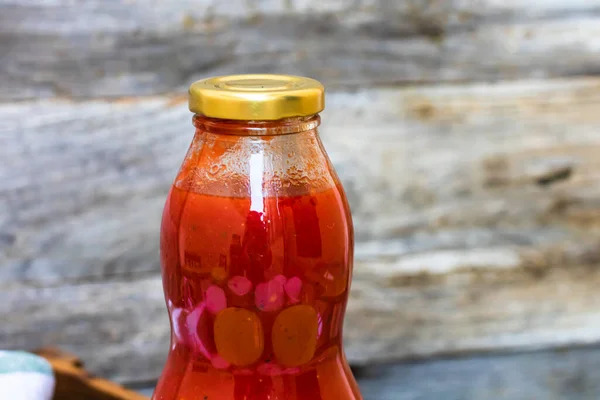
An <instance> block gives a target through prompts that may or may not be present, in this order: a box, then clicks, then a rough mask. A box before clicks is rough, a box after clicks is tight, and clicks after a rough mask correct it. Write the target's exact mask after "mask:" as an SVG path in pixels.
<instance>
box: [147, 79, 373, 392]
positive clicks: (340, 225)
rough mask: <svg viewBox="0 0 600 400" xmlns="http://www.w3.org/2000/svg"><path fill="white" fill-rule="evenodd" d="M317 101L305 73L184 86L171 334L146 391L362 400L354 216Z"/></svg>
mask: <svg viewBox="0 0 600 400" xmlns="http://www.w3.org/2000/svg"><path fill="white" fill-rule="evenodd" d="M323 108H324V89H323V86H322V85H321V84H320V83H319V82H317V81H315V80H312V79H308V78H302V77H294V76H286V75H236V76H225V77H218V78H211V79H207V80H202V81H198V82H196V83H194V84H193V85H192V86H191V88H190V110H191V111H192V112H193V113H195V116H194V118H193V122H194V125H195V127H196V133H195V136H194V139H193V141H192V144H191V146H190V148H189V150H188V153H187V155H186V157H185V160H184V161H183V165H182V166H181V169H180V171H179V173H178V175H177V177H176V179H175V182H174V183H173V186H172V188H171V191H170V193H169V195H168V198H167V201H166V204H165V208H164V213H163V219H162V228H161V240H160V247H161V262H162V274H163V284H164V291H165V298H166V302H167V306H168V311H169V316H170V320H171V328H172V335H171V347H170V352H169V356H168V359H167V362H166V365H165V368H164V371H163V373H162V376H161V378H160V380H159V383H158V386H157V388H156V390H155V393H154V396H153V399H155V400H267V399H268V400H287V399H289V400H357V399H362V397H361V395H360V393H359V391H358V388H357V385H356V382H355V380H354V377H353V376H352V373H351V371H350V368H349V367H348V364H347V362H346V359H345V356H344V351H343V347H342V325H343V318H344V313H345V309H346V302H347V299H348V289H349V284H350V280H351V274H352V258H353V246H354V239H353V229H352V220H351V216H350V211H349V208H348V204H347V201H346V197H345V194H344V192H343V189H342V186H341V184H340V181H339V180H338V178H337V176H336V174H335V172H334V171H333V167H332V165H331V163H330V161H329V159H328V157H327V155H326V153H325V151H324V149H323V146H322V144H321V141H320V139H319V136H318V133H317V127H318V126H319V123H320V117H319V112H321V111H322V110H323Z"/></svg>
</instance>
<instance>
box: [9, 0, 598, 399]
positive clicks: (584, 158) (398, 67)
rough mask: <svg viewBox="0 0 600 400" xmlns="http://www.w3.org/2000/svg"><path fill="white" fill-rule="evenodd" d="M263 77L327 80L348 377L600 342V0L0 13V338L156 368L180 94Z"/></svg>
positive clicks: (98, 361) (128, 374)
mask: <svg viewBox="0 0 600 400" xmlns="http://www.w3.org/2000/svg"><path fill="white" fill-rule="evenodd" d="M258 71H261V72H264V71H266V72H282V73H295V74H303V75H310V76H313V77H316V78H318V79H321V80H322V81H323V82H324V83H325V84H326V85H327V86H328V88H329V92H328V106H327V110H326V112H325V113H324V124H323V128H322V136H323V140H324V142H325V145H326V147H327V149H328V150H329V153H330V156H331V158H332V160H333V162H334V164H335V165H336V168H337V170H338V172H339V174H340V176H341V178H342V179H343V181H344V184H345V187H346V189H347V191H348V194H349V197H350V201H351V205H352V208H353V213H354V218H355V225H356V234H357V240H358V243H357V252H356V259H357V263H356V269H355V281H354V284H353V291H352V295H351V303H350V306H349V310H348V317H347V324H346V330H345V332H346V334H345V336H346V342H347V351H348V355H349V358H350V360H351V361H352V362H353V363H354V364H355V365H367V364H372V363H374V362H378V361H393V360H399V359H406V358H415V357H417V358H419V357H430V356H440V355H456V354H461V355H462V354H471V353H473V352H483V351H495V352H496V351H504V350H523V349H534V348H552V347H565V346H576V345H577V346H579V345H587V344H595V343H598V342H600V291H599V288H600V247H599V246H600V156H599V154H600V0H538V1H524V0H347V1H344V0H262V1H252V0H232V1H219V0H170V1H161V0H132V1H125V0H51V1H50V0H48V1H46V0H0V249H1V251H0V347H8V348H33V347H38V346H41V345H59V346H62V347H65V348H67V349H69V350H71V351H73V352H76V353H77V354H79V355H80V356H81V357H82V358H83V359H84V360H85V361H86V362H87V365H88V366H89V368H90V369H91V370H93V371H95V372H97V373H99V374H102V375H104V376H107V377H109V378H113V379H117V380H119V381H122V382H143V381H149V380H152V379H154V378H155V377H156V376H157V375H158V374H159V372H160V369H161V367H162V362H163V359H164V356H165V352H166V350H167V340H168V339H167V338H168V329H169V327H168V323H167V319H166V312H165V309H164V305H163V297H162V291H161V284H160V277H159V274H158V269H159V265H158V254H157V247H158V246H157V243H158V227H159V219H160V212H161V209H162V205H163V200H164V197H165V196H166V192H167V189H168V187H169V185H170V182H171V180H172V179H173V176H174V174H175V172H176V170H177V167H178V165H179V163H180V162H181V160H182V158H183V155H184V152H185V149H186V146H187V145H188V143H189V141H190V140H191V134H192V127H191V120H190V119H191V115H190V114H189V112H188V111H187V107H186V103H185V100H186V98H185V89H186V87H187V86H188V85H189V83H191V82H192V81H194V80H195V79H198V78H200V77H205V76H210V75H217V74H225V73H237V72H258ZM596 353H597V352H596ZM596 353H594V354H596ZM576 354H579V353H576ZM573 357H574V358H572V360H577V359H578V358H577V356H573ZM587 359H588V358H586V360H587ZM582 360H583V359H582ZM572 362H573V363H575V361H572ZM595 376H597V377H598V379H600V372H597V373H596V375H595ZM590 390H596V392H593V393H595V394H596V396H595V397H594V396H592V397H590V398H598V396H600V389H598V387H597V386H593V388H592V389H590ZM590 393H592V392H590ZM381 398H383V397H381ZM406 398H407V399H408V397H406ZM415 398H417V397H415ZM418 398H422V397H418ZM433 398H438V397H435V396H434V397H433ZM458 398H460V396H459V397H457V399H458ZM463 398H470V397H467V396H465V397H463ZM474 398H477V397H474ZM498 398H504V397H498ZM512 398H513V399H516V398H517V397H512ZM519 398H520V397H519ZM523 398H525V397H523ZM527 398H530V397H527ZM547 398H548V397H545V399H547ZM556 398H566V397H560V395H559V396H558V397H556ZM574 398H575V397H574ZM577 398H578V399H579V397H577ZM581 398H583V397H581ZM586 398H587V397H586Z"/></svg>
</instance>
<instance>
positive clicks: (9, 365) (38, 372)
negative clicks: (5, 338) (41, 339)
mask: <svg viewBox="0 0 600 400" xmlns="http://www.w3.org/2000/svg"><path fill="white" fill-rule="evenodd" d="M54 385H55V379H54V374H53V373H52V367H51V366H50V363H49V362H48V361H46V360H45V359H44V358H42V357H38V356H36V355H33V354H30V353H25V352H21V351H2V350H0V399H10V400H51V399H52V395H53V394H54Z"/></svg>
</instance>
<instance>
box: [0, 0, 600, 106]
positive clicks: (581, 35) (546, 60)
mask: <svg viewBox="0 0 600 400" xmlns="http://www.w3.org/2000/svg"><path fill="white" fill-rule="evenodd" d="M0 7H1V8H0V54H2V55H3V56H2V63H1V65H0V81H1V82H3V84H2V85H0V100H10V99H26V98H34V97H48V96H77V97H90V96H121V95H132V94H156V93H165V92H169V91H172V90H177V91H184V90H185V89H186V88H187V86H188V85H189V83H190V82H192V81H193V80H195V79H198V78H200V77H204V76H207V75H215V74H227V73H234V72H259V71H260V72H286V73H296V74H306V75H311V76H314V77H316V78H319V79H321V80H323V81H324V82H325V83H326V84H328V85H329V86H331V85H357V84H359V85H367V84H378V83H387V82H395V83H399V82H404V83H408V82H436V81H470V80H497V79H515V78H524V77H541V76H565V75H569V76H572V75H581V74H592V73H597V72H598V71H600V56H599V48H598V42H597V40H596V38H597V37H598V36H599V35H600V22H599V21H600V0H577V1H570V2H567V1H559V0H543V1H535V2H523V1H518V0H510V1H498V0H466V1H465V0H452V1H447V0H443V1H442V0H427V1H423V0H406V1H389V0H375V1H369V2H361V1H347V2H344V1H338V0H327V1H322V0H308V1H306V0H288V1H283V0H269V1H261V2H252V1H243V0H235V1H228V2H222V1H218V0H177V1H169V2H157V1H154V0H140V1H135V2H121V1H104V0H90V1H86V2H85V3H79V2H78V3H73V2H71V1H69V0H56V1H52V2H45V1H37V0H36V1H28V2H25V3H24V2H20V1H15V0H2V1H0Z"/></svg>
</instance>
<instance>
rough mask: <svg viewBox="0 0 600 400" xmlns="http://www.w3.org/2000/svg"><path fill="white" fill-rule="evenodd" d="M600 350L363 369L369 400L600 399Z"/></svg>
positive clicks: (361, 378)
mask: <svg viewBox="0 0 600 400" xmlns="http://www.w3.org/2000/svg"><path fill="white" fill-rule="evenodd" d="M599 367H600V350H599V349H598V348H595V347H592V348H582V349H570V350H567V349H564V350H558V351H556V350H555V351H549V352H539V353H526V354H514V355H509V356H486V357H474V358H459V359H448V360H436V361H432V362H417V363H406V364H398V365H389V366H378V367H372V368H366V369H364V370H362V371H358V374H357V375H358V381H359V385H360V388H361V390H362V393H363V395H364V398H365V400H417V399H419V400H438V399H445V400H482V399H494V400H531V399H547V400H565V399H568V400H590V399H597V398H600V376H599V375H598V368H599Z"/></svg>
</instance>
